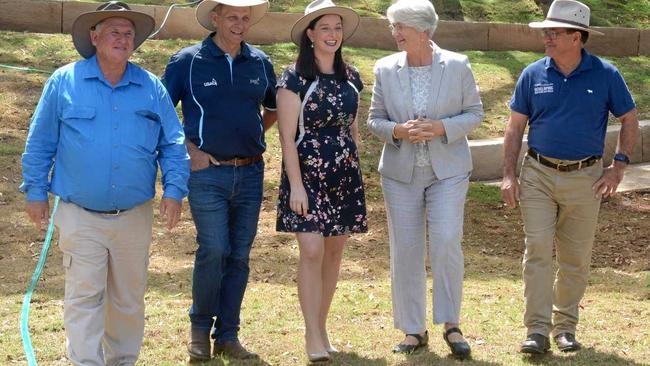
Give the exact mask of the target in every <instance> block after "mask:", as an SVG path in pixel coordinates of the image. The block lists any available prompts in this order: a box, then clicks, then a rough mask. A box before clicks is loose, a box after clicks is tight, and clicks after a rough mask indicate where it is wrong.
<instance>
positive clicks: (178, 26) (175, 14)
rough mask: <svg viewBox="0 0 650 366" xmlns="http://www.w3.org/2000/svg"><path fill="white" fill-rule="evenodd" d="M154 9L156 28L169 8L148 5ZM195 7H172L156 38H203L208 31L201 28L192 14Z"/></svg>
mask: <svg viewBox="0 0 650 366" xmlns="http://www.w3.org/2000/svg"><path fill="white" fill-rule="evenodd" d="M148 8H153V9H154V18H155V19H156V30H157V29H158V28H160V26H161V25H162V23H163V20H164V19H165V16H166V15H167V11H168V10H169V7H168V6H149V7H148ZM195 10H196V9H195V8H180V7H177V8H173V9H172V11H171V13H169V18H167V22H166V23H165V26H164V28H163V29H161V30H160V32H159V33H158V34H157V35H156V37H155V38H156V39H170V38H182V39H197V40H198V39H203V38H205V37H206V36H207V35H208V33H209V32H210V31H208V30H207V29H205V28H203V27H202V26H201V25H200V24H199V22H198V21H197V20H196V16H195V15H194V12H195Z"/></svg>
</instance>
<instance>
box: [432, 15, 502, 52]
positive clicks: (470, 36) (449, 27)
mask: <svg viewBox="0 0 650 366" xmlns="http://www.w3.org/2000/svg"><path fill="white" fill-rule="evenodd" d="M488 29H489V25H488V24H487V23H475V22H458V21H445V20H441V21H440V22H439V24H438V29H436V33H435V34H434V35H433V40H434V41H435V42H436V44H438V45H439V46H440V47H442V48H445V49H448V50H452V51H465V50H474V51H483V50H487V49H488Z"/></svg>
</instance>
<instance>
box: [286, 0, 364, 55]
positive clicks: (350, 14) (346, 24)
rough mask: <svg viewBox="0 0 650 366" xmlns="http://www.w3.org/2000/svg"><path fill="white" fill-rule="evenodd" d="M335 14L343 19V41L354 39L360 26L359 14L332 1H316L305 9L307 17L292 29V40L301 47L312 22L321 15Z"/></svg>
mask: <svg viewBox="0 0 650 366" xmlns="http://www.w3.org/2000/svg"><path fill="white" fill-rule="evenodd" d="M327 14H334V15H338V16H340V17H341V19H342V21H343V40H344V41H345V40H346V39H348V38H350V37H352V35H353V34H354V32H355V31H356V30H357V27H358V26H359V21H360V18H359V14H357V12H355V11H354V10H352V9H350V8H346V7H344V6H336V5H334V3H333V2H332V0H316V1H313V2H311V3H310V4H309V5H307V7H306V8H305V15H303V17H302V18H300V19H298V21H296V23H295V24H294V25H293V28H292V29H291V40H292V41H293V43H295V44H296V45H298V46H300V38H301V37H302V34H303V32H304V31H305V29H307V27H308V26H309V23H311V22H312V20H314V19H316V18H318V17H319V16H321V15H327Z"/></svg>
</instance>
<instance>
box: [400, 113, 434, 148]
mask: <svg viewBox="0 0 650 366" xmlns="http://www.w3.org/2000/svg"><path fill="white" fill-rule="evenodd" d="M398 126H399V127H397V128H396V131H395V136H396V137H397V138H400V139H408V140H409V142H411V143H417V142H424V141H431V139H433V138H434V137H435V136H442V135H444V134H445V130H444V126H443V124H442V121H440V120H433V119H429V118H423V117H418V118H417V119H413V120H409V121H406V122H405V123H403V124H401V125H398Z"/></svg>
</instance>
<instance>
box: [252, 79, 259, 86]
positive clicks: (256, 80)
mask: <svg viewBox="0 0 650 366" xmlns="http://www.w3.org/2000/svg"><path fill="white" fill-rule="evenodd" d="M249 81H250V83H251V84H255V85H260V78H257V79H250V80H249Z"/></svg>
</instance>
